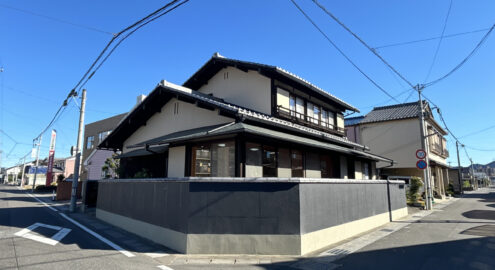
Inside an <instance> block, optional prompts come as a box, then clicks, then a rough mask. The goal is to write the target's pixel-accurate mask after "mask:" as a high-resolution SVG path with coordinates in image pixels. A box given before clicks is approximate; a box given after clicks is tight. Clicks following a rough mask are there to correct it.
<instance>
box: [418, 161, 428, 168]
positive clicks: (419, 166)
mask: <svg viewBox="0 0 495 270" xmlns="http://www.w3.org/2000/svg"><path fill="white" fill-rule="evenodd" d="M427 166H428V164H427V163H426V161H425V160H418V162H416V168H418V169H420V170H424V169H426V167H427Z"/></svg>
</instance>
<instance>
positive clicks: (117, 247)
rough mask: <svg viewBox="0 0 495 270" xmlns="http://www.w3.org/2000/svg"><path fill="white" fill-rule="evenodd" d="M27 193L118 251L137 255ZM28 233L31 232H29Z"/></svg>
mask: <svg viewBox="0 0 495 270" xmlns="http://www.w3.org/2000/svg"><path fill="white" fill-rule="evenodd" d="M18 189H20V190H22V189H21V188H18ZM26 194H27V195H29V196H30V197H32V198H34V199H35V200H37V201H38V202H40V203H42V204H43V205H44V206H46V207H48V208H49V209H50V210H53V211H55V212H58V213H59V214H60V215H61V216H62V217H63V218H65V219H66V220H68V221H70V222H71V223H72V224H74V225H76V226H77V227H79V228H81V229H82V230H84V231H86V232H87V233H89V234H91V235H92V236H94V237H96V238H98V239H99V240H100V241H102V242H103V243H105V244H107V245H109V246H110V247H112V248H113V249H115V250H117V251H118V252H120V253H122V254H124V255H125V256H127V257H135V255H134V254H132V253H131V252H129V251H127V250H125V249H123V248H122V247H120V246H119V245H117V244H115V243H113V242H112V241H110V240H108V239H107V238H105V237H103V236H101V235H99V234H97V233H96V232H94V231H92V230H91V229H89V228H87V227H86V226H84V225H82V224H81V223H79V222H77V221H75V220H74V219H72V218H70V217H68V216H67V215H66V214H64V213H60V212H59V211H58V210H57V209H55V208H53V207H51V206H50V205H48V204H47V203H45V202H43V201H42V200H40V199H38V198H37V197H36V196H34V195H32V194H30V193H27V192H26ZM31 226H33V225H31ZM24 230H26V229H24ZM68 230H69V232H70V229H68ZM19 233H20V232H19ZM27 233H29V232H27ZM59 233H60V232H59ZM67 233H68V232H67ZM64 236H65V235H62V233H61V234H58V233H57V234H55V235H54V237H56V238H60V239H62V238H63V237H64ZM33 240H34V239H33Z"/></svg>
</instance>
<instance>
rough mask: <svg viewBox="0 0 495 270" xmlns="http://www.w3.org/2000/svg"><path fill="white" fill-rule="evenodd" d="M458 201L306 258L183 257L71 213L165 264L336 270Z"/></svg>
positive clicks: (47, 197)
mask: <svg viewBox="0 0 495 270" xmlns="http://www.w3.org/2000/svg"><path fill="white" fill-rule="evenodd" d="M35 195H36V196H37V197H38V198H39V199H41V200H42V201H44V202H45V203H47V204H48V205H50V206H52V207H56V208H57V209H59V210H60V211H63V212H66V213H67V212H68V210H69V201H63V202H56V201H52V200H51V198H52V195H51V194H35ZM457 200H458V199H457V198H452V199H450V200H447V201H444V202H442V203H437V204H435V206H434V210H433V211H421V210H420V211H417V210H416V211H414V213H412V214H410V215H408V216H407V217H405V218H402V219H400V220H396V221H394V222H391V223H388V224H386V225H384V226H381V227H379V228H375V229H373V230H370V231H368V232H366V233H364V234H361V235H358V236H356V237H353V238H350V239H347V240H345V241H343V242H340V243H337V244H335V245H332V246H328V247H326V248H325V249H323V250H320V251H318V252H315V253H311V254H307V255H305V256H272V255H242V254H238V255H210V254H208V255H185V254H179V253H177V252H175V251H173V250H170V249H168V248H166V247H164V246H161V245H159V244H156V243H153V242H151V241H149V240H147V239H144V238H142V237H139V236H137V235H134V234H132V233H129V232H127V231H125V230H123V229H120V228H118V227H115V226H113V225H110V224H108V223H105V222H103V221H101V220H98V219H96V217H95V209H94V208H93V209H88V210H87V211H86V213H80V212H78V213H70V214H69V215H70V217H72V218H73V219H75V220H77V221H78V222H80V223H82V224H84V225H85V226H87V227H89V228H91V229H93V230H95V231H97V232H98V233H100V234H102V235H103V236H105V237H107V238H109V239H111V240H112V241H115V242H116V243H118V244H120V245H122V247H124V248H126V249H127V250H129V251H132V252H135V253H140V254H142V255H145V256H149V257H151V258H153V259H155V260H156V261H157V262H159V263H160V264H163V265H231V266H233V265H270V264H277V265H279V266H281V265H282V266H284V267H291V268H294V269H332V265H333V264H332V262H334V261H336V260H339V259H341V258H343V257H345V256H347V255H349V254H352V253H353V252H355V251H357V250H359V249H362V248H364V247H365V246H367V245H370V244H371V243H373V242H375V241H378V240H379V239H382V238H384V237H386V236H388V235H390V234H392V233H394V232H396V231H399V230H401V229H402V228H404V227H406V226H407V225H409V224H411V223H413V222H417V221H418V220H420V219H422V218H424V217H426V216H428V215H430V214H431V213H433V212H434V211H437V210H440V209H442V208H444V207H446V206H447V205H449V204H451V203H453V202H455V201H457Z"/></svg>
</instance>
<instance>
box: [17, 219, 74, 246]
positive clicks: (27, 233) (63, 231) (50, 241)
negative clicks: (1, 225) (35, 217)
mask: <svg viewBox="0 0 495 270" xmlns="http://www.w3.org/2000/svg"><path fill="white" fill-rule="evenodd" d="M38 227H44V228H48V229H52V230H55V231H58V232H57V233H56V234H55V235H53V236H52V237H51V238H48V237H45V236H39V235H35V234H32V233H31V232H32V231H33V230H35V229H36V228H38ZM70 232H71V229H67V228H62V227H60V226H53V225H48V224H43V223H39V222H36V223H34V224H33V225H31V226H29V227H27V228H25V229H22V230H20V231H18V232H17V233H15V234H14V235H16V236H19V237H23V238H26V239H31V240H34V241H38V242H41V243H44V244H47V245H52V246H54V245H56V244H58V243H59V241H60V240H62V238H64V237H65V236H66V235H67V234H68V233H70Z"/></svg>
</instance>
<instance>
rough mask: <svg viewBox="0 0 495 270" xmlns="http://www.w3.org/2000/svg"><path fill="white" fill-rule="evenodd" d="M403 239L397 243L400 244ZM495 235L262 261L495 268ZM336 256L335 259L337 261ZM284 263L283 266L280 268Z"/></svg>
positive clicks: (345, 269) (341, 268) (405, 268)
mask: <svg viewBox="0 0 495 270" xmlns="http://www.w3.org/2000/svg"><path fill="white" fill-rule="evenodd" d="M399 244H400V243H397V245H399ZM494 253H495V237H483V238H473V239H465V240H458V241H449V242H441V243H433V244H424V245H414V246H401V247H396V248H386V249H377V250H366V251H361V252H357V253H352V254H350V255H348V256H347V257H344V258H342V259H340V260H335V257H333V256H325V257H320V258H318V259H310V258H307V259H306V258H305V259H300V260H298V261H296V262H293V263H290V264H288V263H286V262H285V263H280V264H270V265H260V266H261V267H263V268H264V269H282V268H283V267H285V269H297V268H302V269H338V270H354V269H355V270H358V269H359V270H363V269H364V270H366V269H370V270H375V269H381V270H388V269H390V270H392V269H393V270H396V269H400V270H409V269H410V270H418V269H425V270H426V269H435V270H443V269H445V270H447V269H448V270H451V269H459V270H461V269H495V256H493V254H494ZM334 260H335V261H334ZM279 267H280V268H279Z"/></svg>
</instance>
